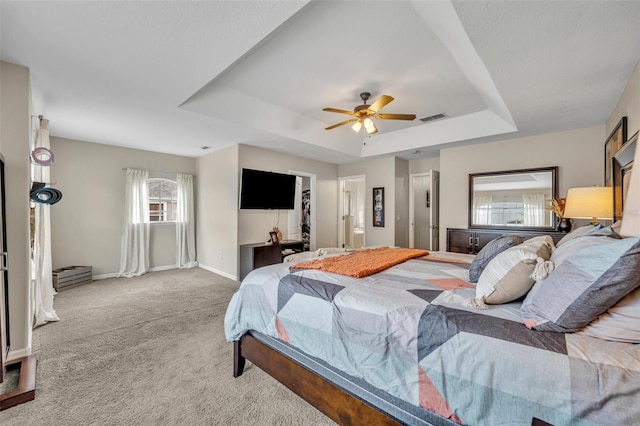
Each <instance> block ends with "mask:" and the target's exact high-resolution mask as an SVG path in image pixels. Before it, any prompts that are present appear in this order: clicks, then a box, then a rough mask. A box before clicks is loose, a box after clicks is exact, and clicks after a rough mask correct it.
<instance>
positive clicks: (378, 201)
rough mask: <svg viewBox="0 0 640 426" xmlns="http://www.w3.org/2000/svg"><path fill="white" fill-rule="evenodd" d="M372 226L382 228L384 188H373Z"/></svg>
mask: <svg viewBox="0 0 640 426" xmlns="http://www.w3.org/2000/svg"><path fill="white" fill-rule="evenodd" d="M373 226H381V227H384V188H373Z"/></svg>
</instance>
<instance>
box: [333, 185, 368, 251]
mask: <svg viewBox="0 0 640 426" xmlns="http://www.w3.org/2000/svg"><path fill="white" fill-rule="evenodd" d="M346 181H358V182H359V181H362V182H363V183H364V187H365V193H366V188H367V175H353V176H340V177H338V247H344V218H343V212H344V196H343V194H342V193H343V191H344V183H345V182H346ZM365 211H366V201H365ZM365 217H366V216H365ZM362 245H363V247H366V245H367V226H366V219H365V230H364V236H363V241H362Z"/></svg>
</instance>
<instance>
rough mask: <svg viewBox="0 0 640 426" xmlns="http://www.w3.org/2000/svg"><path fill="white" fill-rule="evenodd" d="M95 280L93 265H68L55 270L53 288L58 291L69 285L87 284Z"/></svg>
mask: <svg viewBox="0 0 640 426" xmlns="http://www.w3.org/2000/svg"><path fill="white" fill-rule="evenodd" d="M92 280H93V267H91V266H66V267H64V268H60V269H54V270H53V288H54V289H56V291H60V290H64V289H65V288H67V287H71V286H76V285H80V284H86V283H89V282H91V281H92Z"/></svg>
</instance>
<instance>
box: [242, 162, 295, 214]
mask: <svg viewBox="0 0 640 426" xmlns="http://www.w3.org/2000/svg"><path fill="white" fill-rule="evenodd" d="M240 188H241V190H240V208H241V209H254V210H260V209H262V210H265V209H266V210H293V208H294V200H295V195H296V177H295V176H294V175H285V174H282V173H273V172H265V171H262V170H252V169H242V180H241V186H240Z"/></svg>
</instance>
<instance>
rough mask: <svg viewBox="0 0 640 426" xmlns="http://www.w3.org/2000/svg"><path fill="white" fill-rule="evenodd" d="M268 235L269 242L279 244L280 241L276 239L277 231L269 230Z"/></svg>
mask: <svg viewBox="0 0 640 426" xmlns="http://www.w3.org/2000/svg"><path fill="white" fill-rule="evenodd" d="M269 237H270V239H271V244H280V241H279V240H278V233H277V232H274V231H270V232H269Z"/></svg>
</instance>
